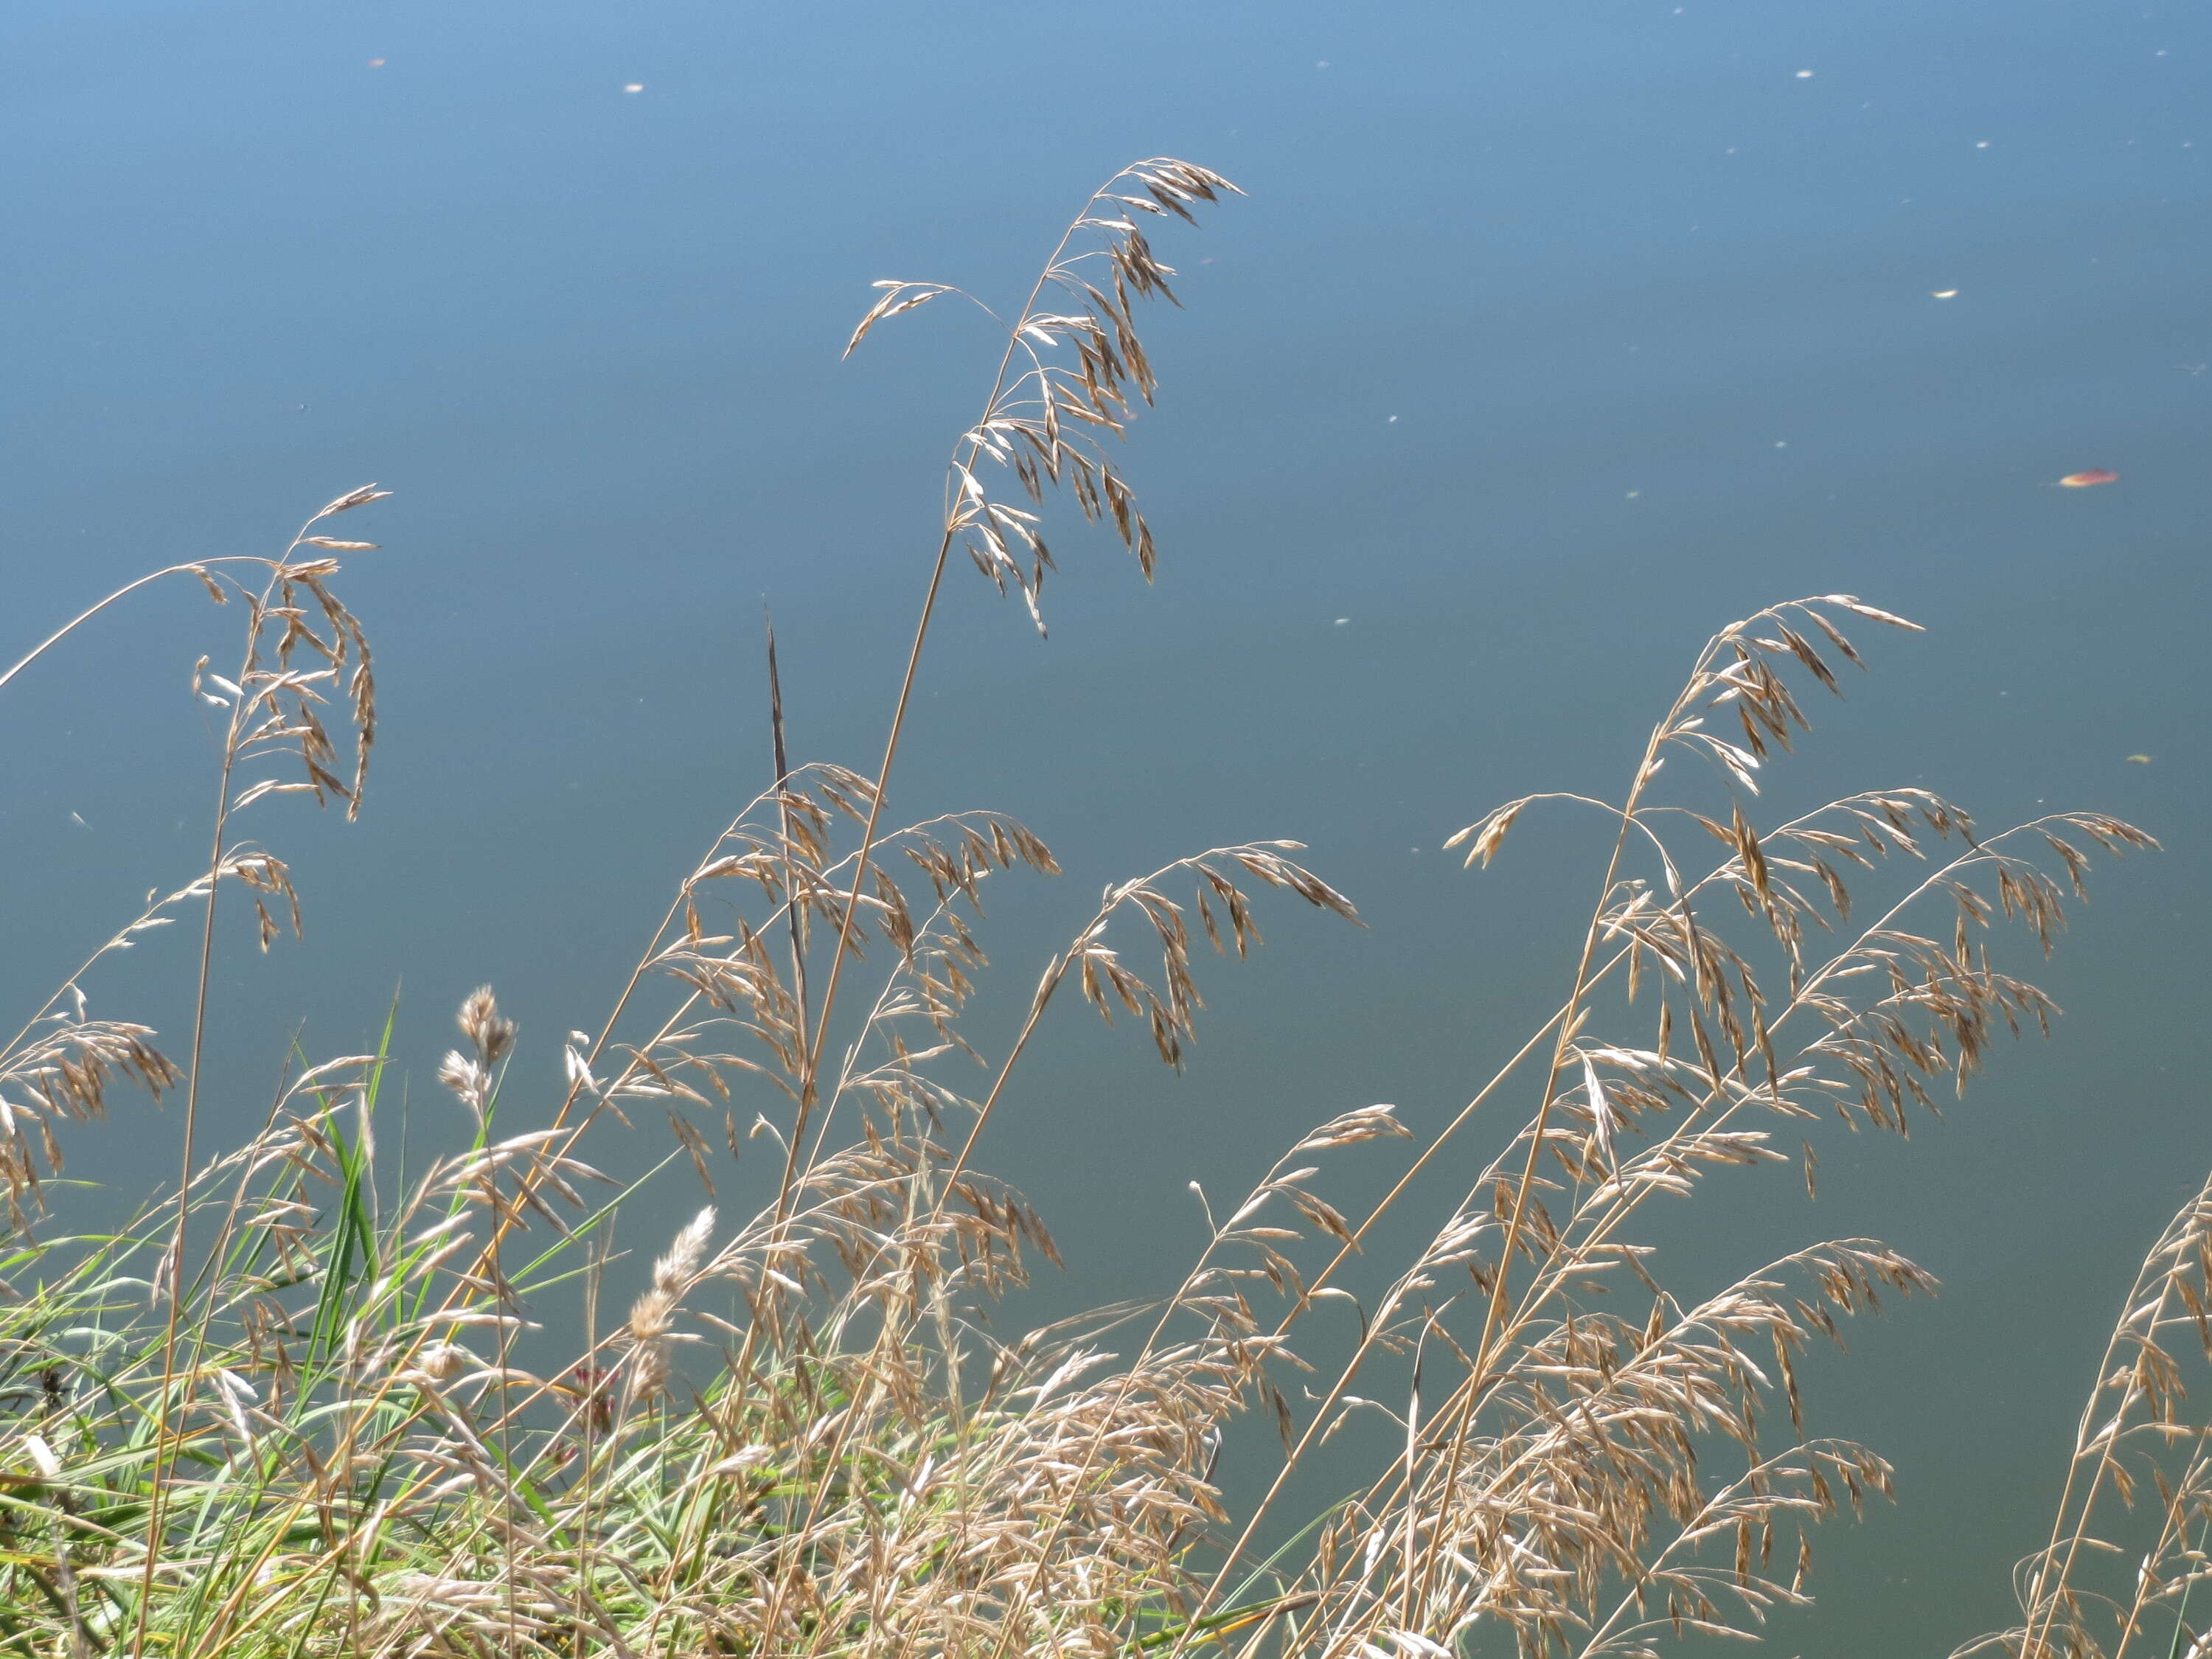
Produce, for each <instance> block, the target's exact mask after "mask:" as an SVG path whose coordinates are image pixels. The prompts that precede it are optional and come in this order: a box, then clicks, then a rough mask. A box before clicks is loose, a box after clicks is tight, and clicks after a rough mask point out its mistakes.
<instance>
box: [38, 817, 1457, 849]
mask: <svg viewBox="0 0 2212 1659" xmlns="http://www.w3.org/2000/svg"><path fill="white" fill-rule="evenodd" d="M70 822H71V823H74V824H76V827H77V828H78V829H91V828H92V826H91V825H90V824H88V823H86V822H85V821H84V818H83V816H82V814H80V813H76V812H72V813H70ZM1415 850H1417V851H1418V850H1419V849H1418V848H1417V849H1415Z"/></svg>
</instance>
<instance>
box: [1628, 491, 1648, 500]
mask: <svg viewBox="0 0 2212 1659" xmlns="http://www.w3.org/2000/svg"><path fill="white" fill-rule="evenodd" d="M1643 493H1644V492H1643V491H1642V490H1640V489H1632V490H1630V491H1629V492H1628V496H1627V499H1628V500H1630V501H1634V500H1635V499H1636V498H1637V497H1638V495H1642V494H1643Z"/></svg>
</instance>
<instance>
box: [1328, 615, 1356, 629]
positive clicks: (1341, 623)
mask: <svg viewBox="0 0 2212 1659" xmlns="http://www.w3.org/2000/svg"><path fill="white" fill-rule="evenodd" d="M1351 620H1352V618H1351V617H1338V618H1337V619H1336V620H1335V622H1334V623H1331V624H1330V626H1331V627H1333V628H1342V627H1344V626H1345V625H1346V624H1347V623H1350V622H1351Z"/></svg>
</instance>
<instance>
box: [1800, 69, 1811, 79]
mask: <svg viewBox="0 0 2212 1659" xmlns="http://www.w3.org/2000/svg"><path fill="white" fill-rule="evenodd" d="M1797 78H1798V79H1799V80H1800V81H1809V80H1811V79H1812V78H1813V71H1812V70H1798V71H1797Z"/></svg>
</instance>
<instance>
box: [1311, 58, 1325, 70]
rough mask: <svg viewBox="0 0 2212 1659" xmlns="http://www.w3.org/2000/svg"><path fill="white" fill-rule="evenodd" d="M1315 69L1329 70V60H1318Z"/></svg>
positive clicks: (1315, 62)
mask: <svg viewBox="0 0 2212 1659" xmlns="http://www.w3.org/2000/svg"><path fill="white" fill-rule="evenodd" d="M1314 67H1315V68H1316V69H1327V68H1328V58H1316V59H1315V60H1314Z"/></svg>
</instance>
